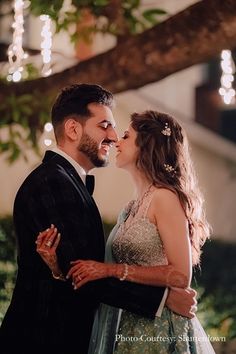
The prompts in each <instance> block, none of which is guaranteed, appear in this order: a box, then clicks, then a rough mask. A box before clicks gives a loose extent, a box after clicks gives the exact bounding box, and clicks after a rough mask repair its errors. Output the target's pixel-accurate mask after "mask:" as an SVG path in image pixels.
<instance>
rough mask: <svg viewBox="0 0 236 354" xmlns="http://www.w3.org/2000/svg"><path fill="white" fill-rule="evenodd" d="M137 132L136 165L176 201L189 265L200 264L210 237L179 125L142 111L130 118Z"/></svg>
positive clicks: (184, 136) (168, 117)
mask: <svg viewBox="0 0 236 354" xmlns="http://www.w3.org/2000/svg"><path fill="white" fill-rule="evenodd" d="M131 126H132V128H133V129H134V130H135V131H136V132H137V138H136V145H137V146H138V147H139V154H138V157H137V161H136V165H137V167H138V169H140V170H141V171H142V172H143V173H144V174H145V175H146V177H147V178H148V180H150V182H152V183H153V184H154V185H155V186H157V187H161V188H166V189H169V190H171V191H173V192H174V193H176V194H177V195H178V197H179V200H180V203H181V205H182V207H183V209H184V212H185V215H186V217H187V219H188V223H189V235H190V241H191V245H192V258H193V264H194V265H196V264H198V263H199V262H200V254H201V247H202V245H203V244H204V242H205V241H206V239H207V238H208V237H209V235H210V226H209V224H208V222H207V221H206V219H205V215H204V210H203V198H202V195H201V192H200V190H199V188H198V185H197V179H196V176H195V171H194V168H193V165H192V161H191V157H190V154H189V147H188V141H187V137H186V135H185V132H184V131H183V128H182V127H181V126H180V125H179V123H178V122H177V121H176V120H175V119H174V118H172V117H171V116H169V115H168V114H165V113H160V112H155V111H145V112H143V113H133V114H132V115H131Z"/></svg>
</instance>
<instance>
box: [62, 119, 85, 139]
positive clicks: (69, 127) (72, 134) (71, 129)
mask: <svg viewBox="0 0 236 354" xmlns="http://www.w3.org/2000/svg"><path fill="white" fill-rule="evenodd" d="M65 135H66V136H67V137H68V138H69V139H71V140H72V141H76V140H80V138H81V136H82V125H81V124H80V123H79V122H78V121H77V120H75V119H73V118H69V119H67V120H66V121H65Z"/></svg>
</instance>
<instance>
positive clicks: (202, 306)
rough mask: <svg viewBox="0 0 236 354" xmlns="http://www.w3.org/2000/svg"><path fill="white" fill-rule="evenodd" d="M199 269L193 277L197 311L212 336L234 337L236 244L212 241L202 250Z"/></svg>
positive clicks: (235, 316) (235, 324)
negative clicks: (197, 290) (196, 292)
mask: <svg viewBox="0 0 236 354" xmlns="http://www.w3.org/2000/svg"><path fill="white" fill-rule="evenodd" d="M203 250H204V252H203V255H202V263H201V268H200V269H197V270H196V271H195V274H194V280H193V286H195V287H197V289H199V294H200V299H199V312H200V314H201V317H202V320H203V321H204V324H205V327H206V328H210V329H211V334H212V335H216V333H217V334H218V335H222V336H227V337H228V339H230V338H235V337H236V303H235V298H236V260H235V253H236V244H232V243H227V242H222V241H219V240H217V241H211V242H208V243H207V244H206V245H205V246H204V248H203Z"/></svg>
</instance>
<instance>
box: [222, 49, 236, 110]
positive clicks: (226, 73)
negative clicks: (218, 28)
mask: <svg viewBox="0 0 236 354" xmlns="http://www.w3.org/2000/svg"><path fill="white" fill-rule="evenodd" d="M220 64H221V68H222V75H221V79H220V82H221V87H220V89H219V94H220V95H221V97H222V99H223V102H224V103H225V104H233V103H235V94H236V92H235V90H234V89H233V82H234V73H235V65H234V61H233V58H232V55H231V51H230V50H222V52H221V63H220Z"/></svg>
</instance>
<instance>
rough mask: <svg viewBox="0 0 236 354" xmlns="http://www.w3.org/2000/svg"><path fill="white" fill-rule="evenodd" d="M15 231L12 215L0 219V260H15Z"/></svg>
mask: <svg viewBox="0 0 236 354" xmlns="http://www.w3.org/2000/svg"><path fill="white" fill-rule="evenodd" d="M15 243H16V242H15V233H14V227H13V219H12V216H10V215H8V216H5V217H2V218H1V219H0V261H2V262H7V261H9V262H12V263H14V262H15V257H16V255H15V248H16V245H15Z"/></svg>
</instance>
